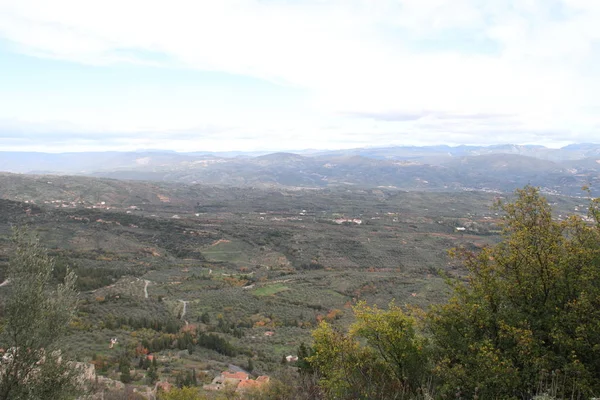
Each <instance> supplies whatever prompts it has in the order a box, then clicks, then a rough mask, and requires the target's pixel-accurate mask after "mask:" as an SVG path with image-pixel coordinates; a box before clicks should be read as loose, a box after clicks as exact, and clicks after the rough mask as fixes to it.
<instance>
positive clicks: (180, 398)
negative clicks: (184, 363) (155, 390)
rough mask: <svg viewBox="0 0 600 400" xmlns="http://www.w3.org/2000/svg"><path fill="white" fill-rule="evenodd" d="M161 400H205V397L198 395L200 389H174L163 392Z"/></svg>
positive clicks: (160, 396)
mask: <svg viewBox="0 0 600 400" xmlns="http://www.w3.org/2000/svg"><path fill="white" fill-rule="evenodd" d="M158 398H159V400H204V399H206V397H205V396H202V395H200V393H198V389H196V388H192V387H183V388H172V389H171V390H169V391H168V392H161V393H160V395H159V397H158Z"/></svg>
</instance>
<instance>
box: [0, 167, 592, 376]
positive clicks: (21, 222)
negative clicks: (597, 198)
mask: <svg viewBox="0 0 600 400" xmlns="http://www.w3.org/2000/svg"><path fill="white" fill-rule="evenodd" d="M508 197H510V196H509V195H504V194H498V193H486V192H483V191H473V192H467V191H461V192H423V191H400V190H394V189H384V188H362V189H361V188H346V187H330V188H322V189H307V188H295V189H290V188H251V187H222V186H209V185H184V184H179V183H167V182H161V183H156V182H142V181H121V180H113V179H100V178H89V177H80V176H76V177H72V176H47V175H37V176H36V175H18V174H2V175H0V198H1V199H0V281H4V271H5V268H6V265H7V263H8V259H9V256H10V241H9V237H10V235H11V227H12V226H27V227H29V229H30V230H32V231H35V232H37V234H38V235H39V236H40V240H41V242H42V243H43V244H44V245H45V246H46V247H47V248H48V250H49V252H50V255H52V256H53V257H55V258H56V260H57V266H56V269H55V275H56V279H57V280H58V279H60V278H61V276H63V275H64V273H65V271H66V269H67V268H72V269H74V271H75V272H76V274H77V275H78V277H79V278H78V283H77V285H78V289H79V291H80V306H79V311H78V314H77V317H76V319H75V321H74V322H73V323H72V324H71V327H70V331H69V334H68V335H67V336H66V337H64V338H61V348H63V349H64V351H66V352H67V353H68V354H70V355H72V356H73V357H75V358H76V359H78V360H79V361H83V362H88V363H89V362H91V363H93V364H94V365H95V370H96V373H97V374H99V375H101V376H106V377H107V378H109V379H112V380H114V381H118V380H119V379H120V375H119V372H118V371H119V368H118V366H119V363H120V362H122V360H123V359H124V358H125V359H127V360H128V361H129V362H130V363H131V365H132V370H133V372H132V378H131V379H132V381H133V383H135V384H137V385H145V384H146V383H147V382H146V381H147V380H146V370H145V369H144V368H143V367H138V364H139V366H143V360H144V359H145V358H146V357H147V355H148V354H151V355H152V356H153V357H156V359H157V360H158V375H159V379H161V380H168V381H171V382H172V383H176V382H181V380H182V379H187V378H186V377H188V376H189V374H190V373H191V372H190V371H194V376H195V377H196V378H197V377H200V378H201V379H200V382H198V383H197V384H198V385H202V384H208V383H210V382H211V380H213V378H215V377H218V376H219V374H220V373H221V372H223V371H226V370H228V369H230V368H232V366H234V367H236V368H241V369H244V370H247V371H248V372H253V373H254V374H256V375H257V376H258V375H267V376H277V375H278V374H281V373H282V371H285V370H287V369H288V368H290V365H293V363H291V364H290V363H287V362H286V364H285V365H283V364H282V359H283V358H285V357H286V356H295V355H296V354H297V351H298V347H299V346H300V344H301V343H309V342H310V341H311V338H310V332H311V329H314V328H315V327H316V326H317V324H318V322H319V321H322V320H326V321H329V322H331V323H332V324H334V326H339V327H347V326H348V325H349V324H350V323H351V322H352V321H353V315H352V310H351V307H352V306H353V305H355V304H356V303H357V302H358V301H360V300H365V301H366V302H367V303H368V304H377V305H380V306H386V305H387V304H388V303H389V302H390V301H392V300H394V301H395V302H396V304H398V305H412V306H418V307H422V308H426V307H427V306H428V305H429V304H432V303H436V302H440V301H443V300H444V299H445V298H446V297H447V294H448V288H447V286H446V284H445V281H444V279H445V276H454V277H461V276H462V274H463V273H464V271H463V270H462V269H461V267H460V266H458V265H456V264H455V263H453V262H452V260H451V259H450V258H449V257H448V255H447V251H448V250H449V249H451V248H453V247H459V246H464V247H466V248H469V249H477V248H482V247H483V246H485V245H486V244H491V243H495V242H497V241H498V240H499V227H498V222H499V221H500V216H499V214H498V212H496V211H495V210H493V209H491V206H492V204H493V203H494V201H495V200H498V199H499V198H508ZM549 200H550V201H552V202H553V205H554V208H555V209H557V210H559V211H564V212H565V214H566V213H574V212H575V213H576V212H577V211H575V210H581V211H580V215H581V216H582V217H584V216H585V215H584V213H585V209H586V203H585V202H586V200H584V199H578V198H571V197H566V196H555V197H550V198H549ZM556 218H561V214H558V215H557V216H556ZM0 286H1V287H0V296H2V293H3V291H7V290H10V284H7V285H0ZM113 338H116V339H117V342H116V344H115V345H114V346H113V345H112V344H111V339H113ZM250 370H252V371H250Z"/></svg>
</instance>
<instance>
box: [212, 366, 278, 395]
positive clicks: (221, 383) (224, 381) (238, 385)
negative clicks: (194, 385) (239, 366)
mask: <svg viewBox="0 0 600 400" xmlns="http://www.w3.org/2000/svg"><path fill="white" fill-rule="evenodd" d="M269 380H270V378H269V377H268V376H266V375H261V376H259V377H258V378H256V379H250V376H249V375H248V374H247V373H245V372H241V371H240V372H232V371H225V372H223V373H221V375H219V376H217V377H216V378H215V379H213V380H212V382H211V383H210V384H208V385H204V390H223V389H224V388H226V387H230V388H235V391H236V392H238V393H241V392H244V391H247V390H249V389H258V388H260V387H262V386H263V385H265V384H267V383H269Z"/></svg>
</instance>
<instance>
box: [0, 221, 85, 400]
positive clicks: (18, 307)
mask: <svg viewBox="0 0 600 400" xmlns="http://www.w3.org/2000/svg"><path fill="white" fill-rule="evenodd" d="M13 239H14V243H15V251H14V254H13V255H12V257H11V258H10V261H9V267H8V280H9V282H10V284H9V285H8V287H7V289H8V291H9V295H8V296H7V298H6V299H5V301H4V308H3V314H2V320H1V321H2V325H1V327H0V346H1V347H2V348H3V349H5V354H4V357H3V358H2V360H1V363H0V399H2V400H4V399H7V400H8V399H11V400H21V399H27V400H30V399H66V398H72V396H73V395H74V393H76V392H77V389H78V384H77V375H78V371H77V370H76V369H75V368H74V367H73V365H72V364H71V363H69V362H67V361H66V360H64V359H63V356H62V355H61V353H60V350H59V349H58V347H57V341H58V339H60V337H61V336H62V335H63V334H64V333H65V331H66V329H67V327H68V324H69V323H70V321H71V320H72V317H73V316H74V313H75V309H76V305H77V293H76V291H75V289H74V287H75V279H76V278H75V275H74V274H73V273H72V272H67V274H66V276H65V278H64V281H63V282H62V283H61V284H59V285H58V286H56V285H54V284H53V280H52V277H53V274H52V272H53V268H54V260H53V259H52V258H51V257H49V256H48V255H47V254H46V250H45V249H44V248H43V247H42V246H41V245H40V243H39V241H38V240H37V238H36V237H34V236H32V235H31V234H30V233H29V232H27V231H25V230H21V229H17V230H15V234H14V238H13Z"/></svg>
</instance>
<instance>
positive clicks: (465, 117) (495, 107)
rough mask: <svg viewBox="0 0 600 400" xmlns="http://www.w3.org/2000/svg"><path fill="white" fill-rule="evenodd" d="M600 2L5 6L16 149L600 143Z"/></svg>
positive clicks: (28, 0) (0, 97) (6, 82)
mask: <svg viewBox="0 0 600 400" xmlns="http://www.w3.org/2000/svg"><path fill="white" fill-rule="evenodd" d="M598 93H600V1H598V0H218V1H215V0H168V1H166V0H101V1H97V0H86V1H81V0H52V1H48V0H0V150H4V151H8V150H10V151H16V150H27V151H47V152H62V151H90V150H94V151H100V150H136V149H169V150H176V151H232V150H243V151H244V150H245V151H255V150H273V151H277V150H300V149H339V148H355V147H367V146H369V147H376V146H390V145H436V144H450V145H459V144H476V145H477V144H483V145H486V144H498V143H514V144H542V145H546V146H549V147H560V146H562V145H565V144H569V143H581V142H594V143H598V142H600V95H598Z"/></svg>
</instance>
